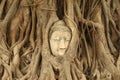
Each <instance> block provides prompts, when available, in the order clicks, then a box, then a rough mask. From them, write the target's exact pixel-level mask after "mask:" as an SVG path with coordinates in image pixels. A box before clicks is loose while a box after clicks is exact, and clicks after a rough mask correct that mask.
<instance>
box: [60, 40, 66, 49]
mask: <svg viewBox="0 0 120 80" xmlns="http://www.w3.org/2000/svg"><path fill="white" fill-rule="evenodd" d="M59 48H60V49H65V48H66V45H65V40H64V39H61V40H60V43H59Z"/></svg>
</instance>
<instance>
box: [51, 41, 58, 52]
mask: <svg viewBox="0 0 120 80" xmlns="http://www.w3.org/2000/svg"><path fill="white" fill-rule="evenodd" d="M50 48H51V50H52V51H55V50H56V49H57V48H58V43H57V42H55V41H53V40H50Z"/></svg>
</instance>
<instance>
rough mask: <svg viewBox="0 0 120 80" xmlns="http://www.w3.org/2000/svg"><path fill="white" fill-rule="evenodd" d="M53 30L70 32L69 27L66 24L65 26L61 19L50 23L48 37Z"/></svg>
mask: <svg viewBox="0 0 120 80" xmlns="http://www.w3.org/2000/svg"><path fill="white" fill-rule="evenodd" d="M55 31H66V32H70V33H71V29H70V28H69V27H68V26H66V24H65V22H64V21H63V20H59V21H57V22H55V23H54V24H53V25H52V27H51V28H50V31H49V38H50V37H51V35H52V33H53V32H55Z"/></svg>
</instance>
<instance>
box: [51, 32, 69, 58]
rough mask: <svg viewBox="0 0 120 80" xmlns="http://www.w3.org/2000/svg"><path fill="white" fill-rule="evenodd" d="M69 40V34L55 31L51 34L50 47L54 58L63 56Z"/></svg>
mask: <svg viewBox="0 0 120 80" xmlns="http://www.w3.org/2000/svg"><path fill="white" fill-rule="evenodd" d="M70 40H71V33H70V32H68V31H61V30H57V31H54V32H53V33H52V34H51V37H50V47H51V51H52V54H53V55H54V56H63V55H64V54H65V52H66V50H67V48H68V45H69V42H70Z"/></svg>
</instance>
